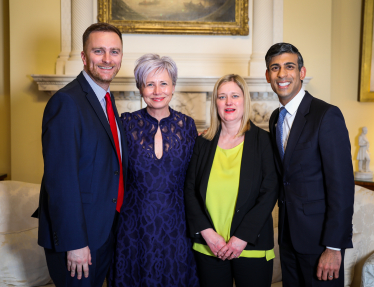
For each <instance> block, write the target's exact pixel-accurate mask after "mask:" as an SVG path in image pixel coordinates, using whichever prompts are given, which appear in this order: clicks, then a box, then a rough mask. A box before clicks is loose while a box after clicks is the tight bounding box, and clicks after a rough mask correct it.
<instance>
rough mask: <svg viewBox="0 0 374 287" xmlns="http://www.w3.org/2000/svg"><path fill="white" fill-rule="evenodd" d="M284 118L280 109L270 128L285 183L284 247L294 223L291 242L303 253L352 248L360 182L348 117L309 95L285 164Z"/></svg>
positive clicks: (281, 203) (282, 208)
mask: <svg viewBox="0 0 374 287" xmlns="http://www.w3.org/2000/svg"><path fill="white" fill-rule="evenodd" d="M278 115H279V109H276V110H275V111H274V112H273V114H272V115H271V117H270V122H269V127H270V136H271V138H272V143H273V148H274V151H275V161H276V166H277V170H278V173H279V177H280V178H279V180H280V183H281V193H280V196H279V200H278V205H279V243H282V240H283V227H284V224H285V221H286V220H288V223H289V228H290V235H291V241H292V244H293V246H294V248H295V250H296V251H297V252H299V253H303V254H319V253H321V252H322V251H323V250H324V249H325V247H326V246H329V247H336V248H342V249H344V248H350V247H352V215H353V200H354V179H353V168H352V160H351V145H350V142H349V137H348V131H347V128H346V126H345V122H344V118H343V115H342V113H341V112H340V110H339V109H338V108H337V107H335V106H332V105H330V104H327V103H325V102H323V101H321V100H319V99H316V98H314V97H312V96H311V95H310V94H309V93H308V92H306V94H305V96H304V98H303V100H302V101H301V103H300V106H299V108H298V110H297V113H296V116H295V120H294V122H293V125H292V128H291V132H290V136H289V139H288V142H287V146H286V152H285V155H284V161H283V164H282V162H281V159H280V156H279V151H278V149H277V145H276V139H275V136H276V127H275V124H276V123H277V121H278ZM286 208H287V218H285V215H286Z"/></svg>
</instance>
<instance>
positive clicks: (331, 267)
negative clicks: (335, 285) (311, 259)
mask: <svg viewBox="0 0 374 287" xmlns="http://www.w3.org/2000/svg"><path fill="white" fill-rule="evenodd" d="M341 262H342V254H341V252H340V250H339V251H338V250H332V249H329V248H326V250H325V251H323V253H322V254H321V257H320V258H319V262H318V266H317V277H318V279H319V280H325V281H326V280H332V279H334V278H335V279H337V278H339V269H340V264H341Z"/></svg>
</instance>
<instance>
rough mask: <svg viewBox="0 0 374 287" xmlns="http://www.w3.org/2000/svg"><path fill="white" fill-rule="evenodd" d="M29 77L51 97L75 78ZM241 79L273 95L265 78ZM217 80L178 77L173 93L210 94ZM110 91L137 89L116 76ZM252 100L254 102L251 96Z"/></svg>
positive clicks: (253, 88)
mask: <svg viewBox="0 0 374 287" xmlns="http://www.w3.org/2000/svg"><path fill="white" fill-rule="evenodd" d="M31 77H32V78H33V79H34V81H35V82H36V83H37V84H38V89H39V91H44V92H47V93H49V94H50V95H53V94H54V93H55V92H56V91H58V90H59V89H61V88H63V87H64V86H65V85H67V84H68V83H70V82H71V81H73V80H74V79H75V78H76V77H75V76H69V75H31ZM243 78H244V80H245V81H246V83H247V85H248V89H249V92H251V94H252V93H273V90H272V89H271V87H270V84H269V83H268V82H267V81H266V79H265V77H251V76H248V77H243ZM218 79H219V77H179V78H178V81H177V84H176V86H175V91H176V92H187V93H211V92H212V91H213V87H214V84H215V83H216V82H217V80H218ZM311 79H312V78H311V77H307V78H305V80H304V86H306V85H307V84H308V83H309V81H310V80H311ZM110 90H111V91H112V92H136V91H137V90H138V89H137V88H136V86H135V79H134V77H126V76H117V77H115V78H114V79H113V81H112V82H111V84H110ZM252 99H253V100H255V98H253V96H252ZM275 99H277V98H275ZM269 100H270V97H269Z"/></svg>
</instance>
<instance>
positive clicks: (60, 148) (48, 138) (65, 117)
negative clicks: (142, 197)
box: [38, 73, 127, 252]
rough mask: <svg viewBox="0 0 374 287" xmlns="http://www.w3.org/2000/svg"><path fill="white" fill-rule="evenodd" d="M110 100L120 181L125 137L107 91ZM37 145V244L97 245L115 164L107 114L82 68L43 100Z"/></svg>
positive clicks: (107, 224) (103, 232)
mask: <svg viewBox="0 0 374 287" xmlns="http://www.w3.org/2000/svg"><path fill="white" fill-rule="evenodd" d="M112 103H113V110H114V113H115V117H116V120H117V123H118V125H119V130H120V135H119V136H121V144H122V165H123V176H124V182H126V170H127V145H126V139H125V137H124V135H123V129H122V128H121V121H120V120H119V117H118V112H117V109H116V106H115V104H114V98H113V96H112ZM42 146H43V158H44V176H43V180H42V184H41V191H40V201H39V238H38V243H39V245H41V246H43V247H45V248H50V249H53V250H55V251H57V252H63V251H69V250H75V249H79V248H83V247H85V246H89V247H90V249H91V250H96V249H98V248H99V247H100V246H102V245H103V244H104V243H105V241H106V239H107V238H108V236H109V232H110V230H111V228H112V225H113V220H114V215H115V210H116V199H117V197H118V185H119V170H120V166H119V159H118V156H117V153H116V148H115V144H114V141H113V136H112V133H111V130H110V126H109V123H108V120H107V118H106V117H105V114H104V111H103V109H102V107H101V105H100V103H99V101H98V99H97V97H96V95H95V93H94V91H93V90H92V88H91V86H90V85H89V84H88V82H87V80H86V79H85V78H84V76H83V74H82V73H81V74H79V76H78V77H77V78H76V79H75V80H74V81H72V82H71V83H69V84H68V85H67V86H65V87H64V88H62V89H61V90H59V91H58V92H57V93H56V94H55V95H53V96H52V98H51V99H50V100H49V101H48V103H47V106H46V108H45V111H44V115H43V126H42Z"/></svg>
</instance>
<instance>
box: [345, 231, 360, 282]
mask: <svg viewBox="0 0 374 287" xmlns="http://www.w3.org/2000/svg"><path fill="white" fill-rule="evenodd" d="M361 239H362V234H361V233H355V234H353V237H352V241H353V248H349V249H346V250H345V256H344V286H345V287H350V286H351V284H352V280H353V276H354V271H355V266H356V263H357V258H358V255H359V251H360V242H361Z"/></svg>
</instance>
